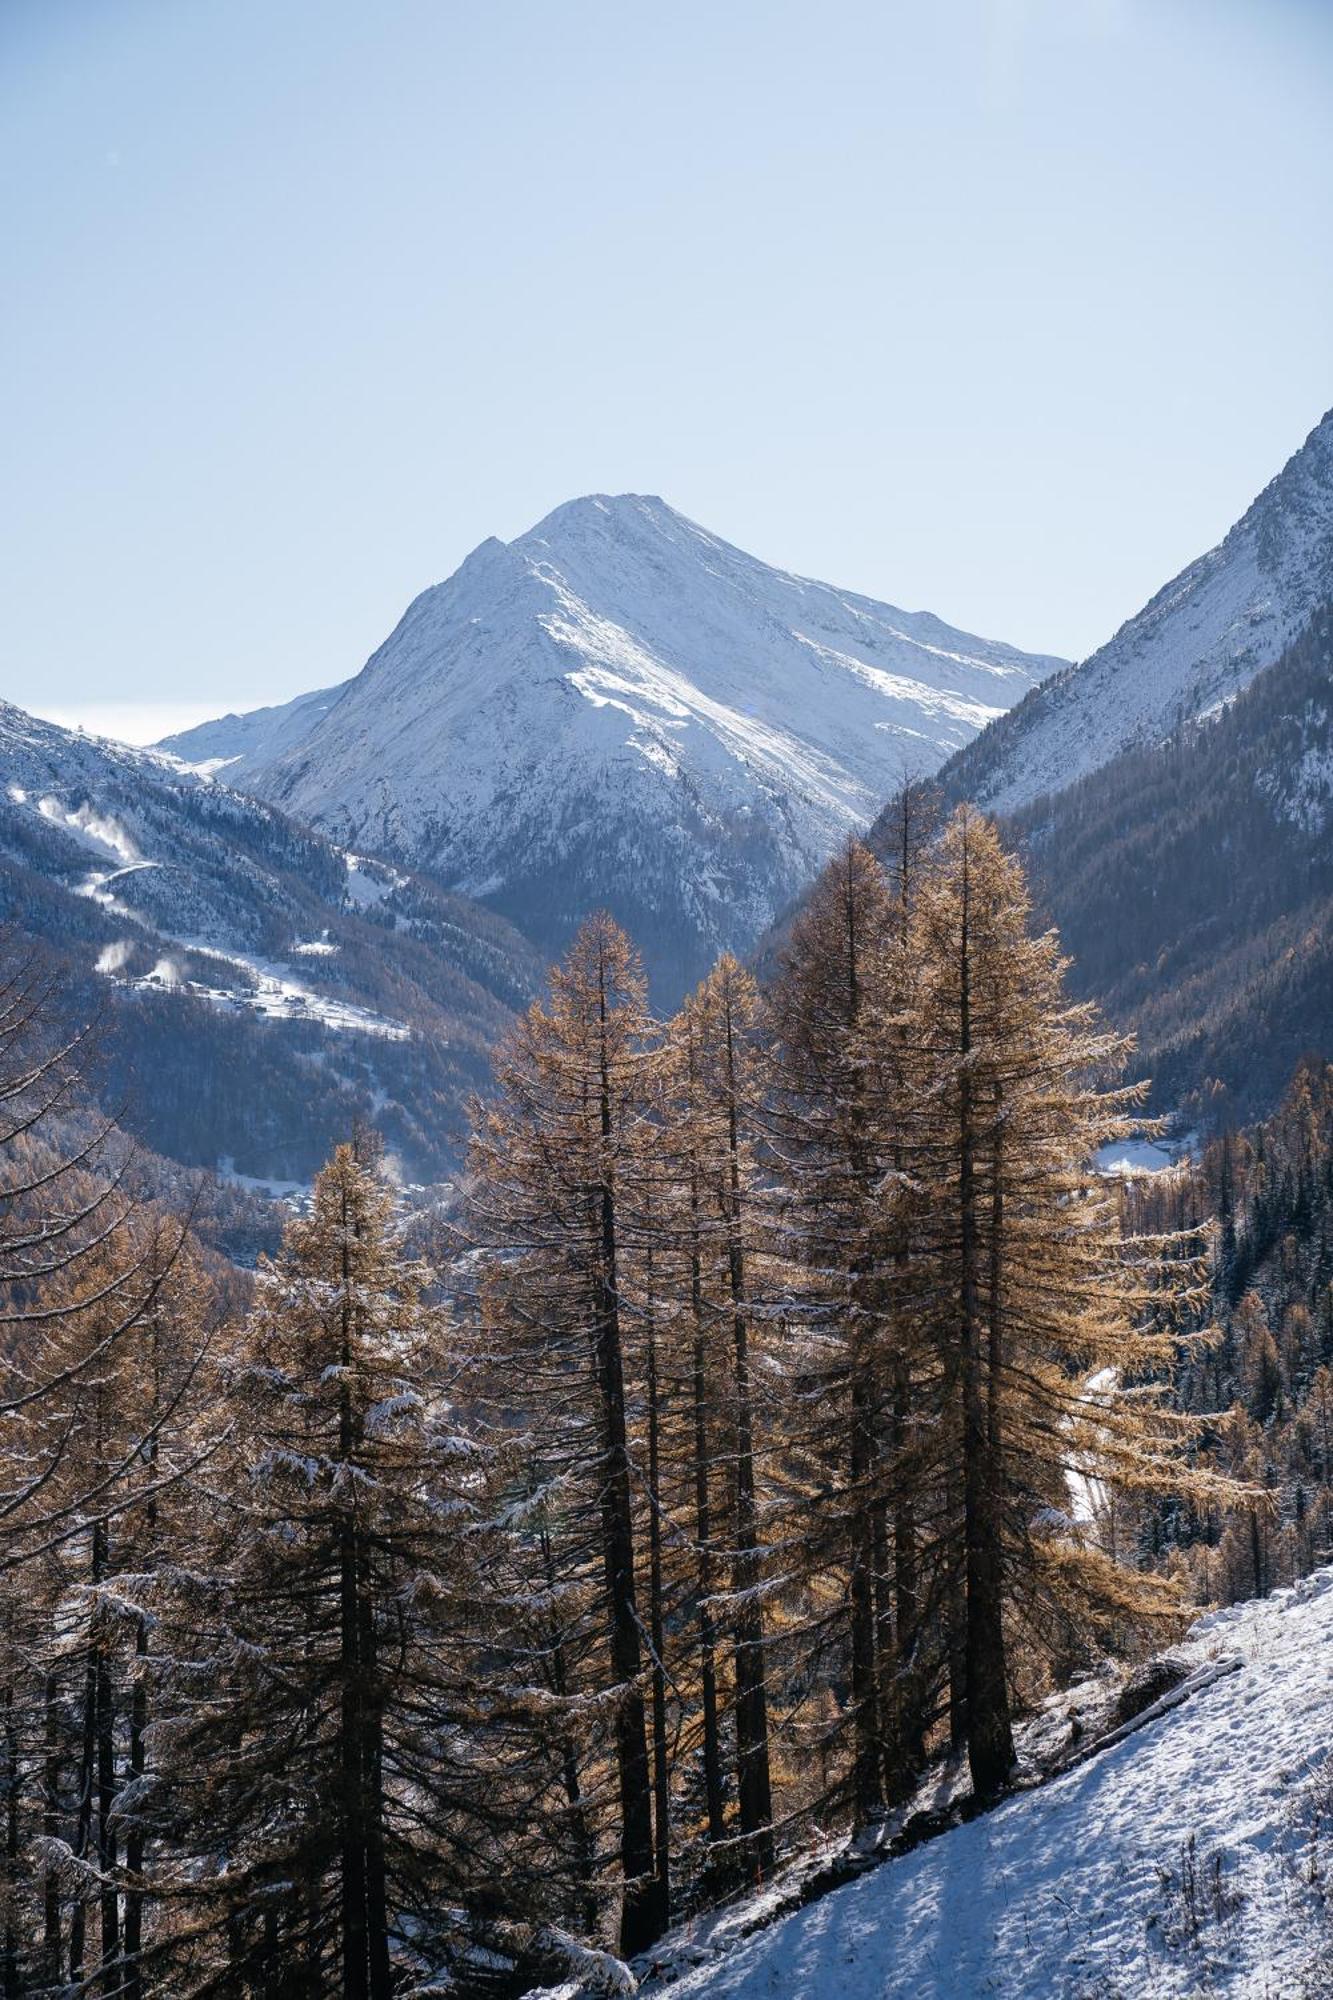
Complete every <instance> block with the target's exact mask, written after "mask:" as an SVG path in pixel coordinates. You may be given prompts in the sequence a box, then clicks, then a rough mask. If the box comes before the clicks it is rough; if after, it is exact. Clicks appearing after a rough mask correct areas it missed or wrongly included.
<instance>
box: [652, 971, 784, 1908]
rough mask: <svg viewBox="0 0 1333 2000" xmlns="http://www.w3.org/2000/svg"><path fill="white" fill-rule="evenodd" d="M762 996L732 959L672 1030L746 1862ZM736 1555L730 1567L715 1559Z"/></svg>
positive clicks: (687, 1252) (688, 1269)
mask: <svg viewBox="0 0 1333 2000" xmlns="http://www.w3.org/2000/svg"><path fill="white" fill-rule="evenodd" d="M760 1020H761V1016H760V1006H759V997H758V993H757V991H756V988H755V985H754V982H753V980H752V979H751V977H750V975H749V974H748V973H747V972H746V971H745V970H744V969H743V967H741V966H740V965H739V964H738V963H737V961H736V960H735V959H734V958H732V957H730V956H729V955H726V956H724V957H723V958H722V959H720V960H719V962H718V964H717V965H716V966H715V968H714V970H713V971H712V973H711V974H710V975H709V977H708V978H707V979H706V980H704V982H703V983H702V985H701V986H700V987H699V988H698V989H697V991H696V992H695V993H694V994H692V995H691V996H690V998H689V999H688V1000H687V1001H686V1002H685V1005H684V1006H683V1008H682V1009H681V1011H680V1013H679V1015H678V1016H677V1017H676V1019H675V1020H674V1021H672V1022H671V1024H670V1027H669V1030H668V1043H667V1051H666V1058H667V1070H668V1075H669V1078H670V1083H669V1088H668V1094H667V1103H668V1111H667V1115H666V1131H665V1134H664V1146H663V1151H664V1154H665V1157H666V1160H667V1162H668V1167H667V1171H668V1174H669V1175H670V1176H671V1178H672V1180H673V1183H674V1186H675V1190H676V1204H675V1211H676V1214H677V1216H678V1218H679V1220H678V1222H677V1225H676V1229H677V1241H678V1242H679V1244H680V1245H681V1246H682V1247H683V1250H684V1262H685V1281H686V1285H687V1287H688V1311H687V1313H686V1314H685V1315H684V1318H685V1321H686V1323H687V1325H688V1329H689V1331H688V1349H689V1365H688V1374H689V1383H690V1401H691V1404H692V1407H693V1412H694V1416H693V1423H692V1425H691V1427H690V1429H689V1431H688V1432H687V1433H685V1434H684V1436H683V1437H682V1440H681V1441H682V1443H683V1445H684V1446H685V1448H686V1451H687V1454H688V1456H689V1457H690V1458H691V1459H692V1461H693V1466H692V1469H693V1477H694V1485H695V1491H696V1505H695V1513H694V1520H693V1523H692V1538H693V1539H694V1541H695V1543H696V1547H697V1552H698V1560H699V1567H698V1572H697V1576H696V1580H695V1581H696V1594H697V1599H698V1604H699V1614H698V1615H699V1651H700V1658H701V1677H702V1687H703V1729H704V1768H705V1779H706V1795H707V1803H708V1816H709V1834H710V1838H711V1839H712V1841H713V1842H714V1843H717V1842H718V1841H719V1840H720V1839H721V1838H722V1837H723V1831H724V1829H723V1810H722V1808H723V1795H722V1784H721V1768H720V1767H721V1761H722V1745H721V1731H720V1726H719V1715H718V1707H719V1704H718V1699H717V1689H716V1662H715V1658H714V1646H715V1638H716V1633H715V1626H714V1621H715V1616H716V1613H717V1610H718V1608H721V1609H722V1610H723V1612H724V1613H725V1615H726V1617H727V1620H728V1622H729V1624H730V1629H731V1638H732V1687H733V1725H734V1736H735V1760H736V1776H735V1793H736V1811H737V1830H738V1834H739V1844H738V1848H737V1853H738V1855H739V1858H740V1860H741V1863H742V1867H743V1869H744V1871H745V1872H747V1873H749V1874H750V1875H751V1876H757V1875H760V1874H763V1873H764V1872H766V1871H767V1870H768V1869H770V1868H771V1866H772V1862H773V1835H772V1819H773V1787H772V1774H771V1758H770V1745H769V1721H768V1688H767V1649H766V1640H765V1618H764V1596H765V1589H766V1570H767V1567H768V1565H767V1564H766V1561H765V1553H764V1548H763V1541H762V1522H761V1509H762V1508H763V1506H764V1504H765V1495H764V1494H763V1492H762V1491H761V1468H762V1464H763V1460H764V1458H765V1456H766V1454H767V1452H768V1451H769V1450H771V1449H772V1445H773V1443H774V1441H775V1433H776V1429H777V1425H776V1421H775V1411H774V1408H773V1405H772V1400H771V1399H772V1396H773V1393H774V1390H775V1388H776V1383H775V1381H773V1379H772V1378H770V1382H769V1390H768V1395H767V1396H766V1397H763V1398H761V1397H760V1395H759V1394H758V1392H757V1389H756V1374H755V1365H756V1346H757V1334H758V1324H759V1323H758V1322H757V1319H756V1312H757V1309H758V1308H761V1307H762V1306H763V1304H764V1303H765V1300H766V1299H767V1300H768V1301H769V1302H771V1289H770V1288H771V1279H772V1270H773V1259H772V1254H771V1251H769V1250H768V1248H767V1244H766V1238H767V1236H768V1234H769V1233H770V1231H771V1222H770V1220H769V1217H768V1214H767V1210H768V1208H769V1207H770V1204H769V1203H768V1202H767V1201H766V1200H765V1198H764V1196H763V1193H762V1191H761V1188H760V1185H759V1170H758V1166H757V1160H756V1144H757V1139H758V1119H759V1110H760V1106H759V1088H760V1086H759V1078H758V1064H759V1050H758V1040H759V1033H760ZM716 1459H720V1460H721V1461H722V1465H723V1467H724V1470H725V1482H726V1490H725V1493H724V1495H723V1496H721V1497H722V1499H723V1506H724V1519H725V1520H726V1522H727V1541H728V1542H729V1545H730V1546H729V1551H724V1550H721V1549H718V1548H717V1547H716V1546H715V1535H714V1503H713V1498H712V1489H713V1485H714V1482H715V1479H716V1474H717V1467H716V1465H715V1462H714V1461H715V1460H716ZM724 1553H726V1554H727V1558H728V1559H727V1562H726V1571H727V1573H726V1574H724V1575H721V1576H719V1575H717V1574H715V1561H716V1558H717V1557H718V1556H719V1555H722V1554H724Z"/></svg>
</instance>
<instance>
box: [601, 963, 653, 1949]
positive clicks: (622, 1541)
mask: <svg viewBox="0 0 1333 2000" xmlns="http://www.w3.org/2000/svg"><path fill="white" fill-rule="evenodd" d="M599 1002H600V1009H601V1037H600V1071H601V1074H600V1102H599V1107H598V1108H599V1113H600V1122H601V1136H602V1145H603V1149H604V1155H606V1156H607V1157H606V1161H605V1165H604V1170H603V1180H602V1185H601V1188H600V1190H599V1192H598V1202H597V1209H598V1221H599V1224H600V1239H601V1242H600V1249H601V1255H600V1260H599V1263H598V1265H597V1267H596V1276H595V1281H594V1299H593V1305H594V1321H595V1326H596V1348H595V1353H596V1368H597V1384H598V1392H599V1398H600V1403H601V1418H602V1465H603V1470H602V1500H601V1511H602V1548H603V1555H604V1561H605V1573H606V1598H607V1613H608V1619H609V1624H610V1640H611V1670H612V1673H613V1675H614V1677H615V1681H616V1684H617V1685H618V1686H619V1687H620V1688H621V1689H622V1691H623V1692H622V1694H621V1699H620V1703H619V1706H618V1708H617V1711H616V1763H617V1768H618V1774H619V1780H620V1813H621V1820H620V1861H621V1870H622V1873H623V1876H624V1884H625V1899H624V1904H623V1906H622V1910H621V1920H620V1947H621V1951H622V1953H623V1954H624V1955H625V1956H626V1957H630V1958H632V1957H633V1956H634V1954H635V1953H636V1952H639V1951H642V1950H643V1949H644V1948H645V1947H646V1946H647V1945H650V1944H651V1943H652V1942H653V1941H654V1939H655V1938H657V1937H659V1936H660V1935H661V1932H662V1928H663V1924H662V1913H661V1910H660V1907H659V1896H658V1890H657V1885H656V1883H655V1882H654V1879H653V1822H652V1799H651V1781H650V1777H649V1769H648V1742H647V1718H646V1716H645V1713H644V1701H643V1691H642V1688H641V1687H640V1684H639V1675H640V1671H641V1667H642V1660H641V1655H640V1647H639V1614H638V1607H637V1605H636V1603H635V1593H634V1516H633V1500H632V1492H631V1486H630V1467H629V1452H628V1449H627V1445H626V1433H625V1367H624V1351H623V1347H622V1343H621V1332H620V1298H619V1291H618V1279H617V1241H616V1196H615V1189H614V1187H613V1185H612V1183H611V1179H610V1163H609V1151H610V1143H611V1136H612V1130H613V1118H612V1103H611V1079H610V1075H609V1069H608V1058H607V1045H606V988H605V982H604V980H603V981H602V983H601V986H600V993H599Z"/></svg>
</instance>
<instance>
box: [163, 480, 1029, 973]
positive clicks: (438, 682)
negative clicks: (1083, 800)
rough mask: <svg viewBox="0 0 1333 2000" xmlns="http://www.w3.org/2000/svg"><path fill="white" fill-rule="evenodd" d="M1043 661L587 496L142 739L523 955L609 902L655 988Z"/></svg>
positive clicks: (624, 498) (691, 967) (779, 893)
mask: <svg viewBox="0 0 1333 2000" xmlns="http://www.w3.org/2000/svg"><path fill="white" fill-rule="evenodd" d="M1061 664H1062V663H1061V662H1060V661H1058V660H1055V659H1051V658H1045V657H1040V656H1033V655H1031V654H1026V653H1022V652H1019V651H1018V650H1016V649H1015V648H1013V647H1010V646H1005V645H1002V644H998V643H996V642H994V641H990V640H985V639H979V638H975V637H972V636H971V635H969V634H967V633H963V632H959V631H956V630H955V629H954V628H953V627H951V626H949V625H946V624H945V623H944V622H943V621H942V620H940V619H938V618H936V617H933V616H932V615H930V614H929V613H920V612H906V611H900V610H898V609H896V608H895V607H894V606H892V605H887V604H881V603H878V602H876V601H875V600H874V599H871V598H867V597H863V596H860V595H857V594H855V593H853V592H849V591H842V590H838V589H836V588H834V587H833V586H832V585H829V584H825V583H819V582H816V581H814V580H812V579H810V578H806V577H800V576H794V575H791V574H789V573H788V572H786V571H783V570H777V569H773V568H771V567H770V566H769V565H768V564H766V563H763V562H760V561H759V560H758V559H757V558H756V557H754V556H751V555H748V554H746V553H745V551H744V550H742V549H738V548H736V547H734V546H733V545H732V544H731V543H729V542H726V541H723V540H722V539H721V538H720V537H719V536H716V535H713V534H711V533H710V532H709V531H708V530H707V529H706V528H702V527H700V526H699V525H698V524H697V523H696V522H693V521H690V520H688V519H687V518H686V517H685V516H684V515H683V514H680V513H677V512H676V510H675V509H674V508H672V507H670V506H668V504H667V503H666V501H664V500H662V499H661V498H660V497H658V496H657V495H655V494H638V493H622V494H617V495H610V494H587V495H584V496H583V497H581V498H579V499H575V500H570V501H566V502H565V503H564V505H562V506H559V507H556V508H555V509H554V510H553V511H552V512H551V513H549V514H547V515H546V516H545V518H544V519H543V520H541V521H539V522H538V523H537V524H536V526H535V527H533V528H531V529H529V530H528V532H527V533H526V534H524V535H520V536H518V537H517V538H516V539H515V540H514V541H512V542H508V543H505V542H500V541H497V540H495V539H493V538H492V539H490V540H488V541H485V542H483V543H481V545H480V546H479V547H478V548H477V549H475V550H474V551H473V553H472V554H471V555H470V556H469V557H468V558H467V560H466V561H465V562H464V563H463V564H462V565H461V567H460V568H459V569H458V570H457V571H456V572H455V573H454V574H453V576H451V577H449V578H448V579H447V580H446V581H445V582H443V583H439V584H435V585H433V586H432V587H431V588H430V589H428V590H425V591H423V592H422V593H421V595H420V596H419V597H417V598H415V599H414V600H413V602H412V603H411V604H410V605H409V606H408V609H407V611H406V612H405V613H404V615H403V617H402V619H401V620H400V621H399V623H398V625H397V626H396V627H395V629H394V631H393V632H392V633H391V634H390V636H389V638H388V639H386V641H385V642H384V644H383V645H382V646H381V647H380V648H379V649H378V651H377V652H375V653H374V654H373V655H372V657H371V658H370V660H369V661H368V662H367V664H366V666H365V667H364V668H363V670H362V671H361V673H360V674H359V675H358V676H357V677H356V678H355V679H354V680H352V681H350V682H348V683H347V684H346V685H345V686H344V687H343V688H341V689H335V690H332V691H329V692H327V693H324V694H321V695H318V696H314V695H312V696H306V697H303V704H304V705H303V706H302V705H298V704H293V705H291V706H289V707H288V708H286V709H281V710H277V711H273V712H271V713H270V714H268V715H267V716H265V717H253V718H252V717H243V718H241V722H240V726H232V725H228V724H209V725H206V726H205V728H204V729H203V730H193V731H190V732H189V733H188V734H187V735H185V736H183V737H176V738H173V739H170V741H169V743H168V745H167V746H166V747H168V748H169V749H171V750H173V751H175V752H176V753H177V754H179V755H180V756H183V757H185V758H187V759H190V760H197V759H200V758H207V759H208V760H209V761H210V763H214V764H216V760H218V759H226V760H228V761H227V764H226V776H227V779H228V781H229V782H230V783H233V784H240V785H244V786H246V787H248V788H250V789H253V790H255V791H257V792H259V793H260V794H261V795H262V796H264V797H266V798H269V799H272V800H275V801H277V802H279V803H281V804H283V805H284V806H285V807H286V808H287V809H288V810H289V811H291V812H293V813H295V814H296V815H298V816H299V817H301V818H305V819H308V820H311V821H312V822H314V823H315V824H316V825H317V826H319V827H321V828H322V829H324V830H325V831H327V832H330V833H332V834H333V835H334V836H335V837H336V838H338V839H339V840H343V841H346V842H347V843H348V844H351V845H356V846H361V847H369V848H373V849H375V850H377V851H380V852H384V853H388V854H390V855H393V856H397V857H401V858H403V859H405V860H411V861H412V862H413V863H415V864H418V865H421V866H424V867H427V868H429V869H431V870H432V871H433V872H434V873H435V874H436V875H438V876H439V877H440V878H441V879H442V880H443V881H444V882H446V883H447V884H448V885H450V886H452V887H458V888H460V889H464V890H465V892H466V893H468V894H470V895H476V896H479V897H483V898H485V899H486V900H487V901H488V902H490V903H492V904H493V905H494V906H495V907H496V908H498V909H500V910H502V911H503V912H505V913H506V914H507V915H510V916H511V917H512V918H513V919H514V920H515V921H516V922H518V923H519V925H520V927H521V928H524V929H526V930H527V931H528V932H529V934H530V935H532V936H533V937H534V938H535V939H536V940H537V941H538V942H539V943H540V944H541V945H542V947H543V948H544V949H548V950H554V949H559V948H560V947H561V946H562V945H563V943H564V942H565V940H566V938H567V937H568V935H569V932H570V930H571V928H572V927H573V925H574V924H576V923H577V921H578V920H579V919H580V918H581V917H582V916H583V915H584V914H586V912H587V911H588V910H589V909H591V908H594V907H597V906H598V905H602V904H607V905H609V906H610V907H611V908H612V909H613V910H614V911H616V912H617V914H619V915H620V916H621V917H622V918H623V919H624V920H625V921H626V922H627V923H628V924H629V925H630V926H631V927H632V928H633V930H634V931H635V933H636V935H638V936H639V937H640V939H641V941H642V943H643V945H644V948H645V951H646V953H647V956H648V960H649V963H650V966H651V967H652V969H653V972H654V975H655V978H656V981H657V984H658V988H659V991H660V992H662V993H668V992H672V991H675V990H679V988H680V986H681V985H682V984H683V983H684V982H685V981H686V980H688V979H690V978H693V977H694V976H695V975H696V974H698V973H699V972H701V971H702V970H704V969H705V967H706V966H707V964H708V963H709V962H710V961H711V959H712V957H713V956H714V954H715V953H716V951H717V950H718V949H719V948H720V947H722V946H731V947H733V948H736V949H741V950H744V949H745V948H747V947H748V946H749V945H750V944H751V943H752V942H753V941H754V940H755V939H756V938H757V937H758V936H759V935H760V934H761V933H762V931H763V930H764V929H765V927H766V926H767V924H768V923H769V922H770V921H771V919H772V917H773V915H774V913H775V912H776V911H777V909H779V908H780V907H782V906H783V905H784V904H785V903H787V902H788V901H789V900H790V898H791V897H792V896H793V895H795V894H796V893H797V892H798V891H799V889H800V888H801V887H802V885H803V884H804V882H806V881H807V880H808V879H809V877H810V876H811V875H812V874H813V873H814V872H815V871H816V870H817V869H818V867H819V866H820V865H821V863H822V862H823V861H824V859H825V858H826V857H827V855H828V854H829V853H830V852H831V850H832V849H833V847H834V846H835V845H836V844H837V842H838V840H839V839H841V838H842V837H843V836H844V835H845V834H846V833H848V832H849V831H851V830H853V829H856V828H861V827H864V826H866V825H867V824H868V823H869V821H870V820H871V818H872V817H873V816H874V814H875V812H876V810H877V809H878V807H879V805H880V804H881V803H882V800H883V798H884V797H885V796H886V795H887V793H888V792H890V791H891V790H892V789H893V787H894V786H895V784H896V783H897V782H898V781H899V779H900V778H901V777H902V776H903V774H904V773H905V772H907V771H920V770H933V769H934V768H935V767H936V766H937V765H938V764H939V763H940V762H941V761H942V760H943V758H944V757H945V756H947V755H948V753H949V752H950V751H951V750H953V749H956V748H957V747H958V746H959V745H960V744H962V743H965V742H967V741H968V740H969V739H970V738H971V737H972V736H973V735H975V733H976V732H977V730H979V729H980V728H982V727H983V725H984V724H985V723H986V722H988V721H990V720H991V719H992V718H994V717H995V716H997V715H999V714H1001V713H1002V712H1003V711H1004V710H1005V709H1006V708H1008V707H1009V706H1010V705H1011V704H1012V703H1013V702H1014V701H1016V700H1017V699H1018V698H1019V696H1020V695H1022V694H1023V693H1024V692H1025V691H1026V690H1027V689H1028V688H1029V687H1031V686H1032V685H1033V683H1034V682H1035V681H1036V680H1038V679H1039V678H1040V677H1041V676H1042V675H1044V674H1046V673H1049V672H1050V671H1051V670H1053V669H1054V668H1056V667H1058V666H1059V665H1061Z"/></svg>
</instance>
